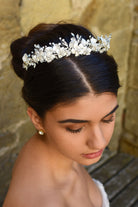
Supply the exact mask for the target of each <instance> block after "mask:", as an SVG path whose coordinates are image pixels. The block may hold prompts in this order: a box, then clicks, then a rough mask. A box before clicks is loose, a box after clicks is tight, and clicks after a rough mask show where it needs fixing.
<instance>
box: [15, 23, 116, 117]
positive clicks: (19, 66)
mask: <svg viewBox="0 0 138 207" xmlns="http://www.w3.org/2000/svg"><path fill="white" fill-rule="evenodd" d="M71 33H74V34H75V35H76V34H79V35H81V36H82V37H83V38H84V39H88V38H89V36H90V35H91V36H93V35H92V33H91V32H90V31H89V30H88V29H86V28H84V27H83V26H80V25H74V24H66V23H59V24H38V25H37V26H36V27H34V28H33V29H32V30H31V31H30V32H29V34H28V36H24V37H22V38H19V39H17V40H15V41H14V42H12V44H11V53H12V65H13V68H14V71H15V73H16V74H17V75H18V76H19V77H20V78H21V79H23V80H24V86H23V88H22V96H23V98H24V100H25V101H26V102H27V104H28V105H29V106H31V107H32V108H33V109H34V110H35V111H36V112H37V113H38V115H39V116H40V117H43V116H44V114H45V112H46V111H48V110H50V109H51V108H52V107H54V106H55V105H57V104H59V103H63V104H68V103H71V102H73V101H75V100H76V99H77V98H79V97H81V96H85V95H87V94H88V93H90V92H93V93H95V94H101V93H104V92H111V93H113V94H115V95H117V91H118V88H119V87H120V84H119V79H118V75H117V64H116V62H115V60H114V58H113V57H112V56H109V55H108V54H107V52H103V53H99V52H91V54H90V55H80V56H77V57H76V56H74V55H70V56H68V57H62V58H60V59H55V60H53V61H52V62H50V63H47V62H44V63H38V64H37V65H36V68H33V67H32V66H31V67H29V68H28V70H27V71H26V70H25V69H24V68H23V62H22V57H23V55H24V53H27V54H29V53H30V52H31V51H33V49H34V44H39V45H41V46H44V45H48V44H49V43H50V42H54V43H58V42H59V37H61V38H64V39H65V40H66V42H69V40H70V38H71ZM93 37H94V36H93Z"/></svg>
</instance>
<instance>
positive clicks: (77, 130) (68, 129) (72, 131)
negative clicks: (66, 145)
mask: <svg viewBox="0 0 138 207" xmlns="http://www.w3.org/2000/svg"><path fill="white" fill-rule="evenodd" d="M112 121H113V116H112V117H111V119H109V120H103V122H104V123H106V124H109V123H110V122H112ZM81 129H82V128H79V129H76V130H73V129H70V128H68V127H67V128H66V130H67V131H69V132H71V133H78V132H80V131H81Z"/></svg>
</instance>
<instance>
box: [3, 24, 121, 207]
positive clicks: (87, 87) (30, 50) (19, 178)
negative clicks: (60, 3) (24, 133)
mask: <svg viewBox="0 0 138 207" xmlns="http://www.w3.org/2000/svg"><path fill="white" fill-rule="evenodd" d="M109 44H110V37H106V38H105V39H104V38H103V37H101V38H98V37H97V38H96V37H94V36H93V35H92V34H91V32H90V31H88V30H87V29H86V28H84V27H82V26H79V25H74V24H65V23H63V24H62V23H60V24H39V25H37V26H36V27H34V28H33V29H32V30H31V31H30V32H29V34H28V36H25V37H22V38H20V39H17V40H15V41H14V42H13V43H12V44H11V53H12V56H13V58H12V65H13V68H14V71H15V72H16V74H17V75H18V76H19V77H20V78H22V79H23V80H24V86H23V89H22V95H23V98H24V100H25V101H26V103H27V104H28V109H27V113H28V115H29V117H30V119H31V121H32V123H33V124H34V126H35V128H36V129H37V133H36V134H34V135H33V136H32V137H31V138H30V140H29V141H28V142H27V143H26V144H25V145H24V147H23V149H22V150H21V152H20V154H19V156H18V159H17V160H16V163H15V166H14V168H13V175H12V180H11V183H10V187H9V191H8V193H7V196H6V199H5V202H4V205H3V207H15V206H17V207H38V206H39V207H43V206H48V207H58V206H60V207H74V206H79V207H84V206H86V207H108V206H109V203H108V198H107V195H106V192H105V191H104V188H103V185H102V184H101V183H100V182H99V181H97V180H94V179H92V178H91V177H90V176H89V175H88V173H87V172H86V170H85V169H84V167H83V165H91V164H93V163H95V162H97V161H98V160H99V159H100V158H101V156H102V153H103V151H104V149H105V147H106V146H107V145H108V143H109V141H110V139H111V136H112V133H113V129H114V123H115V110H116V109H117V107H118V104H117V91H118V88H119V87H120V85H119V80H118V75H117V64H116V62H115V60H114V59H113V57H111V56H109V55H108V54H107V50H108V49H109Z"/></svg>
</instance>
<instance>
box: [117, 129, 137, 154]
mask: <svg viewBox="0 0 138 207" xmlns="http://www.w3.org/2000/svg"><path fill="white" fill-rule="evenodd" d="M119 151H121V152H125V153H128V154H131V155H133V156H136V157H138V136H137V137H136V136H134V135H132V134H131V133H129V132H126V131H125V132H123V133H122V135H121V139H120V144H119Z"/></svg>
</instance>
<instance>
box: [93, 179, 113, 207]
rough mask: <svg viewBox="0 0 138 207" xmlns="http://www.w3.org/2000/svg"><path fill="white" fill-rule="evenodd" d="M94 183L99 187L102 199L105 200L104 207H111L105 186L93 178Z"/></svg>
mask: <svg viewBox="0 0 138 207" xmlns="http://www.w3.org/2000/svg"><path fill="white" fill-rule="evenodd" d="M93 181H94V182H95V183H96V185H97V187H98V188H99V190H100V192H101V194H102V199H103V204H102V207H110V204H109V200H108V196H107V193H106V192H105V189H104V186H103V184H102V183H101V182H100V181H98V180H96V179H94V178H93Z"/></svg>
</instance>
